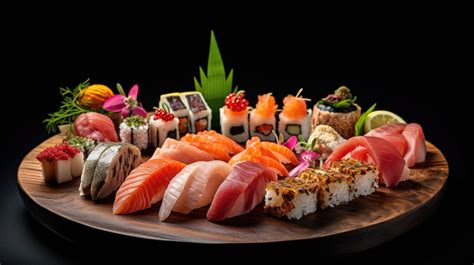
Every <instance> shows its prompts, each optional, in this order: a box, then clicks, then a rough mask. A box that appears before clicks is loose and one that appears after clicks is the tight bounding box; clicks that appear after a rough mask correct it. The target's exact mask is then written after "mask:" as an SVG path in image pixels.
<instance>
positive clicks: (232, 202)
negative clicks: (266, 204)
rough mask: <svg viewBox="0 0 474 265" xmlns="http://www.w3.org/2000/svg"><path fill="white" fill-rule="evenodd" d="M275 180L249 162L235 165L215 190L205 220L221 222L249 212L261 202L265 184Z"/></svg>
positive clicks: (266, 171) (274, 175) (271, 174)
mask: <svg viewBox="0 0 474 265" xmlns="http://www.w3.org/2000/svg"><path fill="white" fill-rule="evenodd" d="M276 179H277V177H276V174H275V173H274V172H273V171H272V170H270V169H269V168H267V167H265V166H262V165H259V164H257V163H253V162H250V161H246V162H242V163H239V164H237V165H236V166H235V167H234V169H233V170H232V172H231V173H230V174H229V175H228V176H227V178H226V179H225V180H224V182H223V183H222V184H221V185H220V187H219V188H218V189H217V192H216V195H215V196H214V199H213V200H212V203H211V206H210V207H209V210H208V212H207V219H208V220H210V221H222V220H224V219H227V218H231V217H235V216H239V215H243V214H246V213H248V212H250V211H251V210H252V209H253V208H255V207H256V206H257V205H258V204H259V203H260V202H261V201H262V200H263V198H264V196H265V186H266V184H267V183H269V182H270V181H274V180H276Z"/></svg>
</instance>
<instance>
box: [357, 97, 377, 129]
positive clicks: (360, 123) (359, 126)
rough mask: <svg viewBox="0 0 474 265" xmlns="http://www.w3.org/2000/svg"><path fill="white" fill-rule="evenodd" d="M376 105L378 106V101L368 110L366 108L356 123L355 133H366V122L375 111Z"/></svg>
mask: <svg viewBox="0 0 474 265" xmlns="http://www.w3.org/2000/svg"><path fill="white" fill-rule="evenodd" d="M375 106H377V103H374V105H372V106H371V107H370V108H369V109H368V110H366V111H365V112H364V113H362V115H360V117H359V120H357V123H356V125H355V135H356V136H359V135H362V134H363V133H364V123H365V120H366V119H367V116H369V114H370V113H371V112H372V111H374V109H375Z"/></svg>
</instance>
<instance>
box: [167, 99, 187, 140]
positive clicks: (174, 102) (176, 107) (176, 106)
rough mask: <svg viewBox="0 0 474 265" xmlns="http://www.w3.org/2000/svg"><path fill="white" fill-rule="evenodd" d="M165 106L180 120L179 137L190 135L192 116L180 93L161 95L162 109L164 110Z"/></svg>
mask: <svg viewBox="0 0 474 265" xmlns="http://www.w3.org/2000/svg"><path fill="white" fill-rule="evenodd" d="M164 105H168V106H169V107H170V113H172V114H173V115H174V116H175V117H176V118H178V120H179V124H178V131H179V135H186V134H187V133H189V132H190V130H191V122H190V114H189V110H188V108H186V106H185V105H184V103H183V100H182V99H181V97H180V93H170V94H164V95H161V97H160V108H164Z"/></svg>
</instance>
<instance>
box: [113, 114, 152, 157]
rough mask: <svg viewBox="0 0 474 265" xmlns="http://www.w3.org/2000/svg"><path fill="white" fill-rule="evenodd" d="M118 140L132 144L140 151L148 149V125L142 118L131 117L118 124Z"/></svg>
mask: <svg viewBox="0 0 474 265" xmlns="http://www.w3.org/2000/svg"><path fill="white" fill-rule="evenodd" d="M119 134H120V140H121V141H122V143H128V144H133V145H135V146H137V147H138V148H139V149H140V150H144V149H146V148H148V123H147V121H146V118H144V117H142V116H136V115H132V116H129V117H127V118H125V119H124V120H123V122H122V123H121V124H120V133H119Z"/></svg>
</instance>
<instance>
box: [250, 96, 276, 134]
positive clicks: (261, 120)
mask: <svg viewBox="0 0 474 265" xmlns="http://www.w3.org/2000/svg"><path fill="white" fill-rule="evenodd" d="M277 108H278V105H277V104H276V103H275V97H273V96H272V93H268V94H265V95H259V96H258V103H257V105H256V106H255V109H253V110H252V111H251V112H250V136H251V137H253V136H257V137H259V138H260V139H261V140H264V141H275V135H274V134H273V133H272V131H276V117H275V111H276V109H277Z"/></svg>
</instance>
